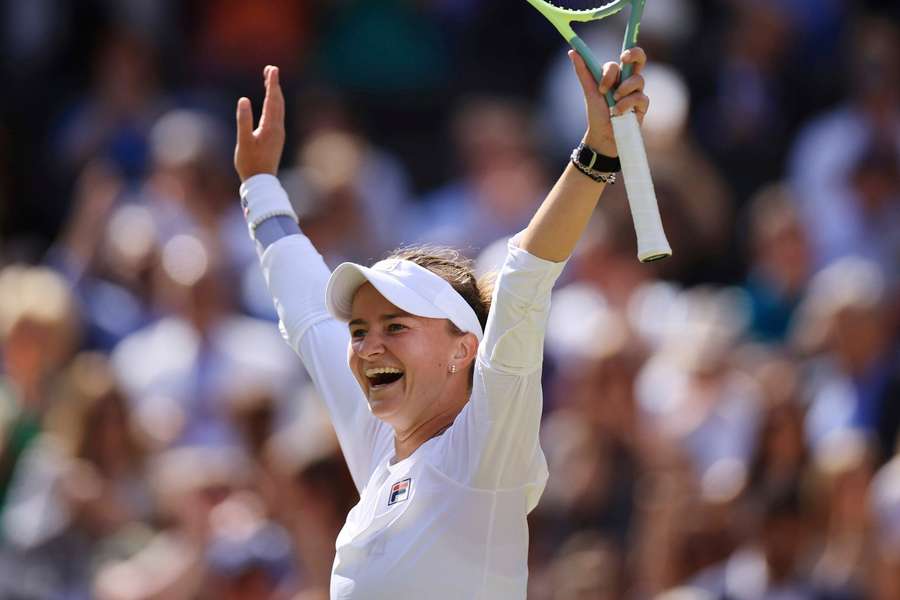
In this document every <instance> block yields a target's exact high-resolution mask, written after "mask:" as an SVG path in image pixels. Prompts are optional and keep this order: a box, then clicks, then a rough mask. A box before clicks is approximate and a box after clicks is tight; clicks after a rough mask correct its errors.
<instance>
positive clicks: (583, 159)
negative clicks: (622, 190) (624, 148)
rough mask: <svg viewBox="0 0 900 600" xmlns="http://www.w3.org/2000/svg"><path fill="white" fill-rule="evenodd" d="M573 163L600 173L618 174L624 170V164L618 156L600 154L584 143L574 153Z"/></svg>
mask: <svg viewBox="0 0 900 600" xmlns="http://www.w3.org/2000/svg"><path fill="white" fill-rule="evenodd" d="M572 162H574V163H575V164H576V165H577V166H580V167H584V168H585V169H587V170H589V171H599V172H600V173H618V172H619V171H621V170H622V163H621V162H620V161H619V157H618V156H617V157H615V158H613V157H612V156H605V155H603V154H600V153H599V152H597V151H596V150H594V149H593V148H591V147H590V146H588V145H587V144H585V143H584V142H581V143H580V144H578V147H577V148H575V150H574V151H573V152H572Z"/></svg>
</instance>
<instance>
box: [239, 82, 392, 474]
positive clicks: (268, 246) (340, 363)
mask: <svg viewBox="0 0 900 600" xmlns="http://www.w3.org/2000/svg"><path fill="white" fill-rule="evenodd" d="M265 83H266V98H265V102H264V103H263V110H262V117H261V118H260V122H259V126H258V127H257V128H256V130H254V129H253V114H252V110H251V106H250V101H249V100H248V99H247V98H241V99H240V100H239V101H238V106H237V132H238V135H237V146H236V147H235V152H234V166H235V169H236V170H237V172H238V175H239V176H240V178H241V181H242V184H241V205H242V207H243V209H244V216H245V217H246V218H247V224H248V227H249V229H250V235H251V237H252V238H253V240H254V241H255V243H256V244H257V249H258V250H259V253H260V262H261V264H262V269H263V275H264V276H265V280H266V284H267V285H268V287H269V291H270V293H271V294H272V297H273V299H274V301H275V308H276V311H277V312H278V318H279V320H280V325H279V327H280V329H281V334H282V336H283V337H284V338H285V340H286V341H287V342H288V343H289V344H290V346H291V348H293V349H294V351H295V352H297V354H298V355H299V356H300V358H301V359H302V361H303V364H304V366H305V367H306V370H307V371H308V372H309V374H310V377H311V378H312V380H313V382H314V383H315V385H316V389H317V390H318V391H319V394H320V395H321V397H322V399H323V401H324V402H325V405H326V406H327V408H328V411H329V413H330V414H331V421H332V424H333V425H334V428H335V431H336V432H337V435H338V440H339V441H340V444H341V449H342V450H343V452H344V456H345V458H346V460H347V465H348V466H349V468H350V473H351V475H352V476H353V480H354V482H355V483H356V486H357V488H358V489H362V487H363V486H365V484H366V481H367V480H368V476H369V472H370V467H371V461H372V457H373V454H374V453H375V451H376V448H375V445H376V443H377V442H378V441H379V440H380V439H381V438H382V437H384V436H382V435H380V433H381V430H382V428H383V427H384V425H383V424H381V423H380V422H379V421H378V420H377V419H375V418H374V417H373V416H372V414H371V413H370V412H369V410H368V406H367V405H366V401H365V398H364V397H363V395H362V392H361V391H360V388H359V385H358V384H357V382H356V380H355V379H354V378H353V375H352V374H351V372H350V369H349V367H348V366H347V347H348V342H349V333H348V330H347V327H346V326H345V325H344V324H343V323H339V322H338V321H336V320H334V319H333V318H331V316H330V315H329V314H328V311H327V310H326V308H325V286H326V284H327V282H328V278H329V276H330V275H331V272H330V271H329V269H328V267H327V266H326V265H325V261H324V260H323V259H322V257H321V255H320V254H319V253H318V251H316V249H315V247H313V245H312V243H311V242H310V241H309V238H307V237H306V236H305V235H303V234H302V232H301V231H300V228H299V226H298V225H297V217H296V215H295V214H294V212H293V209H292V208H291V204H290V202H289V200H288V197H287V193H286V192H285V191H284V189H283V188H282V187H281V183H280V182H279V181H278V179H277V178H276V176H275V174H276V173H277V171H278V164H279V162H280V161H281V152H282V149H283V147H284V97H283V95H282V92H281V87H280V85H279V82H278V69H277V67H266V69H265ZM388 437H389V436H388Z"/></svg>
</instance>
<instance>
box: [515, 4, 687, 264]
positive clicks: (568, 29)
mask: <svg viewBox="0 0 900 600" xmlns="http://www.w3.org/2000/svg"><path fill="white" fill-rule="evenodd" d="M600 1H602V0H557V2H558V3H562V4H565V5H566V6H555V5H553V4H550V3H548V2H545V1H544V0H528V2H529V3H530V4H531V5H532V6H534V7H535V8H536V9H538V10H539V11H540V12H541V14H542V15H544V16H545V17H546V18H547V20H548V21H550V22H551V23H553V26H554V27H556V29H557V30H558V31H559V33H560V34H562V36H563V37H564V38H565V39H566V41H567V42H569V44H570V45H571V46H572V48H574V49H575V51H576V52H578V54H580V55H581V58H583V59H584V62H585V64H586V65H587V67H588V69H589V70H590V71H591V74H592V75H593V76H594V79H595V80H596V81H600V80H601V78H602V77H603V67H602V66H601V64H600V63H599V62H598V61H597V59H596V58H595V57H594V54H593V53H592V52H591V50H590V48H588V47H587V44H585V43H584V41H583V40H582V39H581V38H580V37H578V35H576V34H575V32H574V31H573V30H572V23H573V22H579V23H586V22H588V21H598V20H600V19H603V18H606V17H608V16H610V15H614V14H616V13H617V12H619V11H620V10H622V9H623V8H625V7H626V6H627V5H629V4H630V5H631V15H630V17H629V19H628V27H627V28H626V29H625V41H624V42H623V43H622V51H623V52H624V51H625V50H627V49H628V48H631V47H632V46H634V45H635V44H636V43H637V36H638V29H639V28H640V24H641V15H642V14H643V12H644V0H614V1H613V2H609V3H608V4H603V5H602V6H596V4H597V3H598V2H600ZM631 72H632V65H631V64H630V63H629V64H625V66H624V67H623V68H622V79H623V80H625V79H627V78H628V77H630V76H631ZM606 103H607V104H609V106H610V107H613V106H615V104H616V101H615V99H614V98H613V95H612V92H611V91H610V92H607V93H606ZM612 127H613V134H614V135H615V136H616V147H617V148H618V150H619V160H620V161H621V163H622V175H623V176H624V178H625V191H626V192H627V194H628V205H629V206H630V208H631V217H632V219H633V220H634V230H635V233H636V234H637V242H638V259H639V260H640V261H641V262H651V261H654V260H659V259H661V258H666V257H667V256H671V254H672V249H671V248H670V247H669V242H668V240H666V233H665V231H663V226H662V220H661V219H660V217H659V206H658V205H657V202H656V191H655V190H654V189H653V180H652V179H651V177H650V165H649V164H648V163H647V151H646V150H645V149H644V140H643V138H642V137H641V130H640V127H639V126H638V122H637V117H636V116H635V114H634V111H628V112H627V113H625V114H624V115H620V116H617V117H612Z"/></svg>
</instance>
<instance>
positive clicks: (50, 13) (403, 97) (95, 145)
mask: <svg viewBox="0 0 900 600" xmlns="http://www.w3.org/2000/svg"><path fill="white" fill-rule="evenodd" d="M897 6H898V5H897V3H896V2H895V1H893V2H892V1H884V2H874V1H868V2H866V1H862V0H856V1H851V0H702V1H701V0H696V1H690V0H647V6H646V11H645V18H644V22H643V26H642V29H641V44H642V45H643V46H644V47H645V48H646V50H647V52H648V54H649V55H650V58H651V65H650V66H649V67H648V68H647V70H646V79H647V90H648V93H649V95H650V97H651V109H650V114H649V116H648V117H647V120H646V122H645V124H644V135H645V139H646V144H647V148H648V152H649V156H650V163H651V167H652V171H653V174H654V178H655V183H656V189H657V192H658V195H659V200H660V204H661V209H662V212H663V220H664V222H665V225H666V227H667V230H668V233H669V239H670V241H671V244H672V247H673V248H674V250H675V255H674V257H673V258H671V259H669V260H668V261H666V262H662V263H657V264H654V265H649V266H648V265H641V264H639V263H638V261H637V260H636V258H635V252H636V249H635V243H634V232H633V229H632V225H631V222H630V217H629V215H628V212H627V210H626V200H625V197H624V190H623V186H621V185H617V186H615V187H614V188H613V189H611V190H609V191H608V192H607V194H606V195H604V197H603V199H602V201H601V204H600V206H599V208H598V209H597V214H596V217H595V219H594V220H593V222H592V223H591V225H590V229H589V232H588V233H587V235H586V236H585V239H584V240H583V243H582V244H581V246H580V247H579V249H578V251H577V253H576V255H575V256H574V257H573V258H572V260H571V261H570V263H569V266H568V267H567V269H566V271H565V273H564V274H563V277H562V279H561V281H560V282H559V285H558V288H557V291H556V293H555V296H554V308H553V312H552V315H551V318H550V322H549V326H548V331H547V340H546V360H545V377H544V381H545V383H544V389H545V401H546V404H545V411H544V426H543V429H542V443H543V447H544V450H545V452H546V455H547V458H548V462H549V464H550V473H551V475H550V481H549V484H548V487H547V490H546V492H545V493H544V496H543V500H542V502H541V504H540V505H539V506H538V508H537V509H536V510H535V511H534V512H533V513H532V515H531V545H530V582H529V590H530V591H529V598H532V599H534V600H575V599H578V600H594V599H597V600H607V599H609V600H612V599H618V598H622V599H629V600H630V599H645V598H647V599H652V598H660V599H665V600H676V599H677V600H719V599H721V600H725V599H735V600H757V599H775V598H778V599H791V600H805V599H811V600H857V599H858V600H864V599H865V600H868V599H871V600H898V599H900V456H898V455H897V453H896V448H897V441H898V435H897V434H898V429H900V349H898V346H900V344H898V321H900V319H898V317H900V294H898V289H900V288H898V284H900V158H898V157H900V28H898V23H900V10H898V7H897ZM0 28H2V35H0V48H2V52H0V64H2V73H3V83H4V85H3V89H2V92H0V231H2V241H0V269H2V270H0V348H2V370H0V598H3V599H15V600H19V599H23V600H24V599H28V600H30V599H64V600H81V599H87V598H98V599H101V600H132V599H135V600H136V599H151V598H154V599H172V600H179V599H185V600H188V599H191V600H193V599H220V598H221V599H265V598H273V599H293V600H314V599H321V598H327V586H328V578H329V573H330V568H331V562H332V560H333V556H334V540H335V537H336V534H337V532H338V530H339V528H340V527H341V525H342V524H343V521H344V516H345V514H346V512H347V511H348V509H349V508H350V507H351V506H352V505H353V504H355V502H356V501H357V499H358V498H357V495H356V491H355V489H354V488H353V484H352V482H351V481H350V478H349V475H348V473H347V471H346V467H345V466H344V464H343V461H342V458H341V456H340V452H339V450H338V448H337V444H336V441H335V438H334V435H333V432H332V431H331V428H330V425H329V424H328V421H327V417H326V416H325V415H323V412H322V410H321V408H320V404H319V401H318V399H317V398H316V394H315V391H314V389H313V388H312V387H311V385H310V382H309V379H308V377H307V376H306V375H305V373H304V371H303V369H302V366H301V365H300V363H299V360H298V359H297V358H296V357H295V356H294V355H293V354H292V352H291V351H290V350H289V348H288V347H287V345H286V344H284V343H283V342H282V340H281V338H280V336H279V333H278V329H277V326H276V323H275V317H274V311H273V309H272V304H271V300H270V298H269V296H268V293H267V291H266V290H265V287H264V285H263V282H262V275H261V272H260V269H259V266H258V264H257V258H256V254H255V250H254V246H253V244H252V243H251V242H250V239H249V237H248V235H247V230H246V226H245V225H244V223H243V219H242V216H241V212H240V209H239V206H238V202H237V186H238V183H239V182H238V180H237V177H236V175H235V173H234V171H233V168H232V166H231V154H232V150H233V143H234V123H233V122H234V107H235V103H236V100H237V98H238V97H239V96H242V95H247V96H249V97H251V99H253V101H254V107H255V109H256V110H257V111H258V109H259V106H260V102H261V96H262V91H263V87H262V67H263V66H264V65H266V64H276V65H279V66H280V67H281V69H282V71H281V78H282V82H283V85H284V87H285V91H286V96H287V105H288V106H287V112H288V116H287V118H288V122H287V127H288V139H287V148H286V150H285V154H284V159H283V162H282V170H281V176H282V181H283V183H284V185H285V187H286V188H287V189H288V191H289V193H290V195H291V200H292V202H293V203H294V206H295V208H296V210H297V212H298V214H299V215H300V218H301V226H302V228H303V230H304V231H305V232H306V234H307V235H309V237H310V238H312V240H313V241H314V242H315V244H316V246H317V247H318V248H319V249H320V250H321V252H322V253H323V255H324V256H325V257H326V260H327V261H328V262H329V264H330V265H331V266H335V265H336V264H337V263H338V262H339V261H341V260H345V259H349V260H355V261H362V262H371V261H373V260H376V259H378V258H379V257H381V256H383V255H384V254H385V253H386V252H387V251H389V250H391V249H393V248H395V247H397V246H399V245H401V244H405V243H415V242H431V243H441V244H449V245H453V246H457V247H460V248H462V249H463V250H464V251H465V252H466V253H467V254H468V255H469V256H471V258H473V259H476V266H477V268H478V270H479V271H489V270H491V269H492V268H495V267H496V265H497V262H498V260H501V259H502V254H500V255H498V248H501V249H502V248H503V247H504V241H503V240H505V237H506V236H509V235H510V234H512V233H514V232H516V231H517V230H519V229H520V228H522V227H523V226H524V225H525V224H526V223H527V220H528V218H529V217H530V215H531V214H532V212H533V211H534V209H535V208H536V206H537V204H538V203H539V202H540V200H541V199H542V197H543V195H544V194H545V193H546V192H547V191H548V189H549V187H550V186H551V185H552V182H553V180H554V178H555V177H556V176H557V174H558V173H559V172H560V171H561V170H562V168H563V167H564V166H565V164H566V160H567V156H568V154H569V152H570V150H571V148H572V147H573V146H574V145H575V144H577V142H578V141H579V140H580V138H581V135H582V133H583V128H584V115H583V101H582V98H581V93H580V90H579V87H578V84H577V82H576V80H575V77H574V75H573V74H572V72H571V68H570V65H569V64H568V61H567V59H566V56H565V48H564V47H563V45H562V40H561V39H560V38H559V36H558V34H557V33H556V32H555V31H554V30H553V28H552V27H551V26H550V25H549V24H548V23H547V22H546V21H544V20H543V19H542V17H540V15H539V14H538V13H537V12H536V11H534V10H533V9H532V8H531V7H530V6H528V4H527V3H526V2H524V0H253V1H248V0H217V1H213V0H208V1H203V0H185V1H183V2H179V1H177V0H68V1H67V0H5V1H2V2H0ZM623 30H624V26H623V23H622V21H621V20H617V21H611V22H609V23H603V24H601V25H599V26H597V27H592V28H589V29H585V30H582V33H583V37H585V39H586V40H587V41H588V42H589V44H590V45H591V46H592V47H593V48H594V49H595V51H596V53H597V54H598V56H600V57H603V59H604V60H609V59H614V58H615V57H616V56H617V54H618V46H619V44H620V43H621V36H622V32H623ZM501 252H502V251H501ZM422 597H423V598H425V597H427V595H423V596H422Z"/></svg>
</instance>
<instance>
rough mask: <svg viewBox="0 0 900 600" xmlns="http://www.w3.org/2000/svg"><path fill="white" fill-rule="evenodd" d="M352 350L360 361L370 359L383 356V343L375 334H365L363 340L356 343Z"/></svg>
mask: <svg viewBox="0 0 900 600" xmlns="http://www.w3.org/2000/svg"><path fill="white" fill-rule="evenodd" d="M354 350H355V351H356V354H357V355H358V356H359V357H360V358H362V359H370V358H373V357H376V356H379V355H381V354H384V343H383V341H382V339H381V336H379V335H378V334H377V333H367V334H366V336H365V337H364V338H362V339H361V340H359V341H357V343H356V344H355V348H354Z"/></svg>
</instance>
